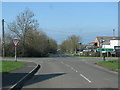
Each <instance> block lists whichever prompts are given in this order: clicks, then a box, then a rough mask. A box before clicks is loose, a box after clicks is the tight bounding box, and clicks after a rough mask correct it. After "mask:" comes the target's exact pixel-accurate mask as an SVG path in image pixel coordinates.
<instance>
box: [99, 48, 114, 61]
mask: <svg viewBox="0 0 120 90" xmlns="http://www.w3.org/2000/svg"><path fill="white" fill-rule="evenodd" d="M97 51H100V52H102V54H103V60H104V61H105V53H106V52H113V51H115V49H112V48H97Z"/></svg>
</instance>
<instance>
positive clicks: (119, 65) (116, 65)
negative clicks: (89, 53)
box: [96, 60, 120, 71]
mask: <svg viewBox="0 0 120 90" xmlns="http://www.w3.org/2000/svg"><path fill="white" fill-rule="evenodd" d="M96 64H98V65H100V66H102V67H105V68H108V69H111V70H115V71H118V70H120V61H119V62H118V60H110V61H101V62H98V63H96Z"/></svg>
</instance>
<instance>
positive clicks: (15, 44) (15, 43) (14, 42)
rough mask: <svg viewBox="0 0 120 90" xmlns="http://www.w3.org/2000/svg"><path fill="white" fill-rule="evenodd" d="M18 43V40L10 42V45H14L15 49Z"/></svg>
mask: <svg viewBox="0 0 120 90" xmlns="http://www.w3.org/2000/svg"><path fill="white" fill-rule="evenodd" d="M19 42H20V40H12V43H13V44H14V46H15V47H17V46H18V44H19Z"/></svg>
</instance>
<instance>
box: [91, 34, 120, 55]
mask: <svg viewBox="0 0 120 90" xmlns="http://www.w3.org/2000/svg"><path fill="white" fill-rule="evenodd" d="M93 44H94V46H96V47H97V48H105V49H114V50H115V51H107V54H108V56H109V55H110V54H111V55H112V54H114V55H117V56H119V55H120V37H105V36H104V37H96V39H95V41H94V42H93Z"/></svg>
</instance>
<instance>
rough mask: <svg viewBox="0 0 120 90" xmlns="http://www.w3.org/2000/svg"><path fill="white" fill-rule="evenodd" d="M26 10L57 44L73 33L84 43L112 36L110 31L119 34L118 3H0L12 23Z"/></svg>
mask: <svg viewBox="0 0 120 90" xmlns="http://www.w3.org/2000/svg"><path fill="white" fill-rule="evenodd" d="M26 8H29V9H30V10H31V11H32V12H33V13H34V14H35V17H34V18H36V19H37V20H38V22H39V24H40V29H41V30H42V31H44V32H45V33H46V34H47V35H48V36H49V37H51V38H53V39H54V40H56V41H57V43H58V44H61V43H62V41H64V40H66V39H67V37H68V36H70V35H73V34H74V35H77V36H80V37H81V41H82V43H84V44H88V43H90V42H93V41H94V40H95V38H96V37H97V36H113V29H115V34H116V36H117V34H118V28H117V27H118V3H117V2H16V3H15V2H2V18H4V20H5V21H6V22H7V23H9V22H12V21H13V20H15V18H16V16H17V15H19V13H21V12H23V11H24V10H25V9H26Z"/></svg>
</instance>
